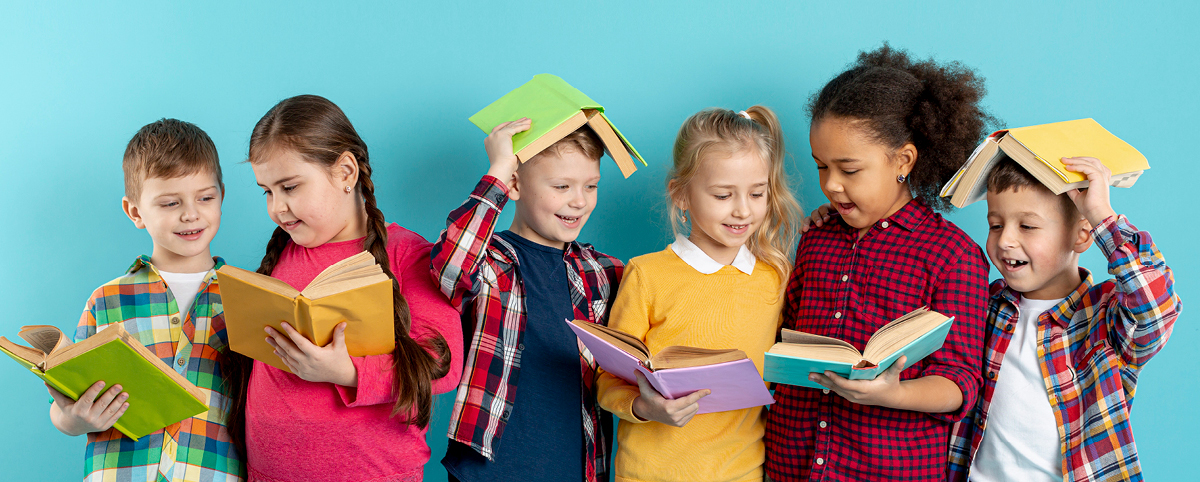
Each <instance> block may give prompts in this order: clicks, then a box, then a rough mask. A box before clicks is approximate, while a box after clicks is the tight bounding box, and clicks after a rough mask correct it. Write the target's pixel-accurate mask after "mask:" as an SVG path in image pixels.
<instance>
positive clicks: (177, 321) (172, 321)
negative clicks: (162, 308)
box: [171, 316, 179, 325]
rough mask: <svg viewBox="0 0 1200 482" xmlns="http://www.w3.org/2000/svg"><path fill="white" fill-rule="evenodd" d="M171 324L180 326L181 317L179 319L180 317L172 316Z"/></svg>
mask: <svg viewBox="0 0 1200 482" xmlns="http://www.w3.org/2000/svg"><path fill="white" fill-rule="evenodd" d="M171 324H172V325H178V324H179V317H178V316H172V317H171Z"/></svg>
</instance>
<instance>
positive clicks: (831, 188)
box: [822, 176, 843, 192]
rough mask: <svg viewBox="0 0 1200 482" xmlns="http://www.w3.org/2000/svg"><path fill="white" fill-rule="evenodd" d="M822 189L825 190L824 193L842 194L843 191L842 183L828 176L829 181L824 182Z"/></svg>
mask: <svg viewBox="0 0 1200 482" xmlns="http://www.w3.org/2000/svg"><path fill="white" fill-rule="evenodd" d="M822 187H824V188H825V192H842V190H843V187H842V183H840V182H838V181H835V180H834V179H833V176H829V179H826V180H825V182H824V184H823V185H822Z"/></svg>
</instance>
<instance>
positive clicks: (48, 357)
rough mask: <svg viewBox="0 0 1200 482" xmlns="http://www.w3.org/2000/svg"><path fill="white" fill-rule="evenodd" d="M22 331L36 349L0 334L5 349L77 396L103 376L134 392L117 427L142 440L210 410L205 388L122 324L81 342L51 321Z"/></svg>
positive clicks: (108, 382) (61, 389) (106, 382)
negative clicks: (73, 341)
mask: <svg viewBox="0 0 1200 482" xmlns="http://www.w3.org/2000/svg"><path fill="white" fill-rule="evenodd" d="M18 334H19V335H20V337H21V338H23V339H24V340H25V341H26V342H28V343H29V344H30V345H32V348H31V347H28V346H23V345H18V344H16V343H13V342H12V341H9V340H8V339H7V338H4V337H2V336H0V351H3V352H4V354H6V355H8V356H9V357H11V358H12V359H13V360H16V362H17V363H20V364H21V366H23V367H25V368H26V369H28V370H29V371H31V372H33V374H34V375H36V376H37V377H38V378H41V379H42V380H43V381H45V382H46V383H47V384H49V385H50V386H52V387H54V389H55V390H58V391H59V392H62V394H63V395H66V396H68V397H71V399H73V400H79V396H80V395H82V394H83V392H85V391H87V389H88V388H90V387H91V386H92V384H94V383H96V382H97V381H100V380H104V387H105V389H108V388H109V387H112V386H113V385H118V384H119V385H121V389H122V391H123V392H125V393H128V394H129V399H128V400H127V402H128V403H129V409H128V410H126V411H125V414H124V415H121V418H120V419H119V420H117V423H116V424H114V425H113V427H114V428H116V429H117V430H118V431H120V432H121V433H123V434H125V435H126V436H127V437H129V438H132V439H134V440H137V439H139V438H141V437H145V436H146V435H149V434H151V433H154V432H156V431H158V430H159V429H162V428H164V427H166V426H168V425H171V424H173V423H175V422H178V421H180V420H183V419H185V418H188V417H191V416H194V415H197V414H200V413H204V412H205V411H206V410H208V405H205V401H207V397H206V396H205V394H204V391H202V390H200V389H199V388H197V387H196V386H195V385H193V384H192V383H191V382H189V381H188V380H187V378H184V377H183V375H180V374H179V373H177V372H176V371H175V370H173V369H171V367H170V366H167V364H166V363H163V361H162V359H160V358H158V357H157V356H155V355H154V353H151V352H150V350H148V349H146V347H145V346H143V345H142V343H141V342H139V341H138V340H137V338H135V337H134V336H133V335H130V334H129V333H128V332H126V331H125V329H124V328H123V327H122V326H121V324H119V323H114V324H111V325H106V326H104V327H102V329H101V330H100V331H98V332H96V334H95V335H92V336H90V337H88V339H86V340H83V341H81V342H79V343H75V344H71V341H70V340H69V339H67V336H66V335H64V334H63V332H62V331H61V330H59V329H58V328H57V327H54V326H50V325H30V326H22V327H21V331H20V332H19V333H18Z"/></svg>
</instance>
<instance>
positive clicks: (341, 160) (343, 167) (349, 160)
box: [330, 151, 358, 189]
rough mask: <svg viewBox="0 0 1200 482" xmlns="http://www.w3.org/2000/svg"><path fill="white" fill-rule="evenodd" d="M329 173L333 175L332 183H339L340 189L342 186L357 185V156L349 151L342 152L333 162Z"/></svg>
mask: <svg viewBox="0 0 1200 482" xmlns="http://www.w3.org/2000/svg"><path fill="white" fill-rule="evenodd" d="M330 174H331V175H332V176H333V182H334V184H336V185H339V187H341V188H342V189H345V187H344V186H350V187H354V186H357V185H358V158H356V157H354V154H351V153H350V151H346V152H343V153H342V155H340V156H338V158H337V161H335V162H334V163H333V168H332V169H331V170H330Z"/></svg>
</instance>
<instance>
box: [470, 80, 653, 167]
mask: <svg viewBox="0 0 1200 482" xmlns="http://www.w3.org/2000/svg"><path fill="white" fill-rule="evenodd" d="M522 117H528V118H529V119H530V120H532V121H533V125H532V126H531V127H530V128H529V130H527V131H525V132H520V133H518V134H517V135H515V136H513V152H514V153H515V154H516V155H517V159H520V160H521V162H525V161H528V160H529V159H530V158H532V157H533V156H536V155H537V154H538V153H539V152H542V151H543V150H545V149H546V148H547V147H550V145H552V144H554V143H555V142H558V140H559V139H562V138H563V137H566V136H567V134H570V133H572V132H575V130H576V129H578V128H579V127H580V126H583V125H584V124H587V125H588V126H589V127H591V128H592V130H593V131H595V132H596V134H597V135H598V136H599V137H600V140H601V142H603V143H604V147H605V149H606V150H607V151H608V155H609V156H612V158H613V160H614V161H616V163H617V166H619V167H620V168H621V174H623V175H624V176H625V177H629V176H630V175H631V174H633V172H634V171H636V170H637V164H635V163H634V158H636V159H637V160H638V161H640V162H641V163H642V165H646V161H645V160H643V159H642V156H641V155H640V154H638V152H637V150H636V149H634V148H633V145H631V144H630V143H629V141H628V140H627V139H625V136H624V135H622V134H621V131H619V130H617V127H616V126H614V125H613V124H612V122H611V121H609V120H608V117H607V116H605V115H604V107H603V106H601V105H600V104H599V103H597V102H596V101H594V100H592V99H591V98H589V97H588V96H587V95H585V94H584V93H583V92H580V91H579V89H576V88H574V87H571V84H568V83H567V82H566V81H564V80H563V79H561V78H559V77H558V76H555V75H550V74H538V75H535V76H534V77H533V80H530V81H529V82H526V83H525V85H522V86H520V87H517V88H516V89H515V90H513V91H512V92H509V93H507V94H504V97H501V98H500V99H499V100H497V101H495V102H492V104H491V105H489V106H487V107H484V108H483V110H481V111H479V112H476V113H475V115H473V116H471V118H470V119H469V120H470V121H471V123H473V124H475V125H476V126H478V127H479V128H480V129H483V132H487V133H490V132H492V128H494V127H496V126H498V125H500V124H502V123H505V122H509V121H514V120H517V119H520V118H522Z"/></svg>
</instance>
